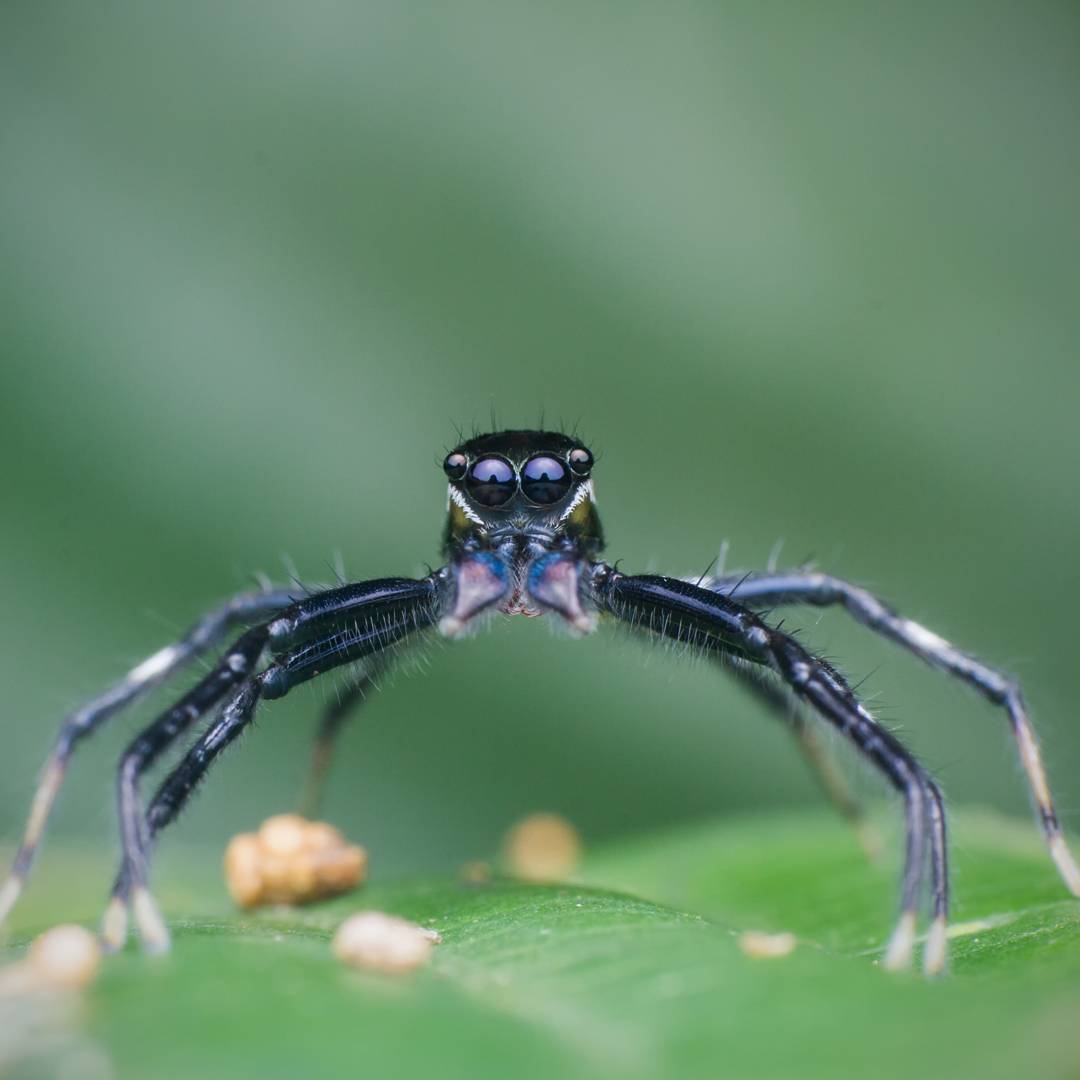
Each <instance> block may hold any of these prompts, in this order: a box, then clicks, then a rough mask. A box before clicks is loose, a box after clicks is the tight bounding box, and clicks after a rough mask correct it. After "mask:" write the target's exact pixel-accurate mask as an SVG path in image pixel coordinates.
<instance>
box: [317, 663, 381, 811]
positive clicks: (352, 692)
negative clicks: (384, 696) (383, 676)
mask: <svg viewBox="0 0 1080 1080" xmlns="http://www.w3.org/2000/svg"><path fill="white" fill-rule="evenodd" d="M373 689H375V675H374V674H373V673H365V674H363V675H361V676H360V677H359V678H358V679H354V680H353V681H352V682H350V683H349V684H348V686H346V687H345V688H344V689H343V690H342V691H341V693H340V696H339V697H338V699H337V700H336V701H334V702H332V703H331V704H330V705H329V706H327V708H326V710H325V712H324V713H323V715H322V719H321V721H320V722H319V730H318V732H317V734H316V735H315V742H314V744H313V746H312V748H311V763H310V764H309V766H308V774H307V779H306V781H305V782H304V790H303V794H302V795H301V797H300V813H301V814H302V815H303V816H304V817H306V818H313V817H315V815H316V814H317V813H318V812H319V807H320V805H321V804H322V795H323V789H324V788H325V787H326V777H327V775H328V773H329V771H330V762H331V760H332V759H333V756H334V747H335V746H336V745H337V738H338V735H340V734H341V729H342V728H343V727H344V726H345V722H346V721H347V720H350V719H352V717H353V716H354V715H355V713H356V711H357V709H359V708H360V707H361V705H363V703H364V702H365V701H366V700H367V695H368V694H369V693H370V692H371V691H372V690H373Z"/></svg>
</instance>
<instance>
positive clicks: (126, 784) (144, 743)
mask: <svg viewBox="0 0 1080 1080" xmlns="http://www.w3.org/2000/svg"><path fill="white" fill-rule="evenodd" d="M266 639H267V629H266V627H265V626H260V627H256V628H255V629H253V630H249V631H248V632H247V633H246V634H244V635H243V636H242V637H241V638H240V639H239V640H238V641H236V642H235V643H234V644H233V645H232V647H231V648H230V649H229V650H228V651H227V653H226V654H225V656H224V657H222V659H221V661H220V662H219V663H218V664H217V665H216V666H215V667H214V668H213V670H212V671H211V672H210V673H209V674H208V675H206V676H205V677H204V678H203V679H201V680H200V681H199V683H198V684H197V685H196V686H195V687H193V688H192V689H191V690H189V691H188V693H186V694H185V695H184V696H183V697H182V698H181V699H180V700H179V701H178V702H177V703H176V704H175V705H174V706H173V707H172V708H170V709H167V710H166V711H165V712H163V713H162V714H161V715H160V716H159V717H158V718H157V719H156V720H155V721H154V722H153V723H152V724H150V726H149V727H147V728H145V729H144V730H143V731H141V732H140V733H139V734H138V735H137V736H136V738H135V739H134V740H133V741H132V742H131V744H130V745H129V746H128V748H127V749H126V750H125V751H124V754H123V756H122V757H121V759H120V767H119V770H118V773H117V806H118V809H119V814H120V838H121V844H122V857H121V863H120V872H119V873H118V874H117V878H116V883H115V885H114V886H113V892H112V897H111V898H110V900H109V905H108V907H107V908H106V909H105V917H104V919H103V920H102V927H101V936H102V940H103V942H104V944H105V946H106V948H108V949H113V950H115V949H119V948H120V947H121V946H122V945H123V943H124V939H125V938H126V936H127V913H128V905H129V902H130V903H131V904H132V906H133V907H134V909H135V911H136V915H137V924H138V928H139V933H140V936H141V938H142V941H143V944H144V946H145V947H146V949H147V950H148V951H151V952H153V951H160V950H161V949H163V948H165V947H166V946H167V944H168V935H167V932H166V931H165V928H164V923H163V922H162V920H161V918H160V916H158V915H157V910H156V908H155V906H154V903H153V900H152V899H150V897H149V895H148V894H147V895H142V894H143V893H146V878H147V874H146V851H147V847H148V839H147V835H146V828H145V821H144V814H143V807H142V804H141V802H140V800H139V781H140V779H141V777H142V775H143V773H145V772H146V770H147V769H149V768H150V767H151V766H152V765H153V764H154V762H155V761H157V759H158V758H159V757H160V756H161V754H162V753H164V752H165V750H167V749H168V748H169V747H170V746H171V745H172V744H173V743H174V742H175V741H176V740H177V739H178V738H179V737H180V736H181V735H182V734H183V733H184V732H185V731H187V730H188V729H189V728H190V727H191V726H192V724H194V723H195V722H196V721H198V720H200V719H201V718H202V717H204V716H205V715H206V714H207V713H209V712H210V711H211V710H212V709H213V708H215V707H216V706H217V705H218V704H219V703H220V702H221V700H222V699H223V698H224V697H225V696H226V695H227V694H228V693H229V692H230V690H232V689H233V687H235V686H236V684H237V683H239V682H241V681H242V680H244V679H246V678H248V677H249V676H250V675H251V673H252V671H254V669H255V667H256V665H257V664H258V662H259V657H260V656H261V654H262V652H263V649H264V648H265V647H266ZM139 890H142V892H140V891H139Z"/></svg>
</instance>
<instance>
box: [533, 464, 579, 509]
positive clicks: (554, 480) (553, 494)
mask: <svg viewBox="0 0 1080 1080" xmlns="http://www.w3.org/2000/svg"><path fill="white" fill-rule="evenodd" d="M521 490H522V491H523V492H525V498H526V499H528V500H529V502H534V503H539V504H540V505H541V506H548V505H550V504H551V503H556V502H558V501H559V500H560V499H561V498H562V497H563V496H564V495H565V494H566V493H567V492H568V491H569V490H570V474H569V473H568V472H567V471H566V466H565V465H564V464H563V463H562V462H561V461H559V459H558V458H553V457H548V456H547V455H546V454H538V455H537V456H536V457H534V458H529V460H528V461H526V462H525V468H524V469H522V470H521Z"/></svg>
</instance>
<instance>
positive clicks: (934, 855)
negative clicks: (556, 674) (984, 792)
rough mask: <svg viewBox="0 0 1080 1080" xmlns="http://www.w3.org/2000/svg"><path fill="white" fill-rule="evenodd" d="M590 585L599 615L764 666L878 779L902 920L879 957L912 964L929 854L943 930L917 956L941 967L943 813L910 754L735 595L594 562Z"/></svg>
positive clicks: (832, 675)
mask: <svg viewBox="0 0 1080 1080" xmlns="http://www.w3.org/2000/svg"><path fill="white" fill-rule="evenodd" d="M590 585H591V592H592V599H593V601H594V603H596V604H597V606H598V607H599V608H600V609H601V611H604V612H606V613H608V614H610V615H613V616H615V617H616V618H618V619H620V620H622V621H624V622H627V623H629V624H631V625H633V626H637V627H639V628H642V629H645V630H649V631H651V632H653V633H655V634H658V635H662V636H665V637H668V638H672V639H674V640H676V641H681V642H685V643H687V644H689V645H692V646H695V647H697V648H701V649H703V650H705V651H706V652H708V653H711V654H713V655H723V654H734V655H735V656H736V657H739V658H741V659H742V660H745V661H749V662H751V663H756V664H762V665H765V666H767V667H769V668H771V669H772V670H773V671H774V672H775V673H776V674H777V675H779V676H780V678H781V679H782V680H783V681H784V682H785V683H786V684H787V685H788V686H790V687H791V690H792V692H793V693H795V694H796V695H797V696H798V697H799V698H800V699H801V700H803V701H805V702H807V703H808V704H809V705H810V706H811V707H812V708H813V709H814V710H815V711H816V712H817V713H818V714H819V715H820V716H822V717H823V718H824V719H826V720H828V721H829V723H831V724H832V725H834V726H835V727H836V728H837V729H838V730H839V731H841V732H842V733H843V734H844V735H845V736H846V737H847V738H849V739H850V740H851V742H852V743H853V745H854V746H855V747H856V748H857V749H858V750H859V752H860V753H861V754H863V755H864V756H865V757H866V758H867V759H868V760H869V761H871V762H872V763H873V764H874V765H875V766H876V767H877V768H878V769H879V770H880V771H881V772H882V773H883V774H884V775H885V777H886V778H887V779H888V780H889V782H890V783H891V784H892V785H893V786H894V787H895V788H896V789H897V791H898V792H899V793H900V794H901V796H902V797H903V799H904V817H905V825H906V833H907V843H906V853H905V859H904V870H903V877H902V882H901V892H900V917H899V920H898V922H897V925H896V929H895V930H894V931H893V934H892V936H891V938H890V939H889V943H888V945H887V947H886V950H885V957H884V963H885V966H886V967H888V968H889V969H891V970H898V969H902V968H905V967H907V966H908V965H909V964H910V962H911V957H912V952H913V949H914V944H915V934H916V927H917V918H918V910H919V904H920V901H921V899H922V892H923V874H924V868H925V864H926V858H927V854H928V852H929V855H930V867H931V873H932V893H933V903H934V913H935V926H940V930H941V932H940V934H938V935H936V936H935V938H934V942H933V946H934V952H933V953H932V954H931V952H930V951H929V950H928V952H927V955H926V956H925V957H924V959H925V962H926V965H927V969H928V971H929V972H930V973H936V972H937V971H940V970H941V969H942V967H943V966H944V964H945V944H946V942H945V934H944V929H945V924H946V920H947V918H948V884H947V882H948V864H947V851H946V848H945V829H944V810H943V807H942V805H941V801H940V794H939V793H938V791H937V788H936V787H935V785H934V783H933V781H932V780H931V779H930V778H929V777H928V776H927V774H926V772H925V771H924V770H923V768H922V766H920V765H919V763H918V762H917V761H916V760H915V758H914V756H913V755H912V754H911V753H910V752H909V751H908V750H907V749H906V748H905V747H904V746H903V745H902V744H901V743H900V742H899V740H898V739H896V738H895V736H893V735H892V734H891V733H889V732H888V731H886V730H885V729H884V728H883V727H881V726H880V725H879V724H878V723H877V722H876V721H875V720H874V719H873V718H872V717H871V716H870V714H869V712H867V710H866V709H865V708H864V707H863V705H862V704H861V703H860V702H859V701H858V699H857V698H856V696H855V694H854V692H853V691H852V690H851V688H850V687H849V686H848V685H847V683H846V682H845V681H844V680H843V678H842V677H841V676H840V675H839V674H838V673H837V672H836V671H835V670H834V669H833V668H832V667H831V666H830V665H829V664H828V663H826V662H825V661H824V660H822V659H820V658H818V657H815V656H813V655H811V654H810V653H809V652H807V651H806V649H804V648H803V647H802V646H801V645H800V644H799V643H798V642H797V641H796V640H795V639H794V638H792V637H791V636H789V635H787V634H784V633H781V632H780V631H778V630H775V629H774V628H772V627H770V626H769V625H767V624H766V623H765V622H764V621H763V620H762V619H760V618H759V617H758V616H757V615H755V614H754V613H753V612H752V611H750V610H749V609H748V608H744V607H742V606H741V605H739V604H736V603H735V602H734V601H733V600H730V599H729V598H727V597H725V596H723V595H721V594H718V593H716V592H711V591H709V590H707V589H704V588H701V587H699V586H696V585H693V584H690V583H689V582H686V581H681V580H679V579H677V578H664V577H659V576H655V575H642V576H639V577H630V576H625V575H622V574H619V573H618V572H616V571H614V570H612V569H611V568H610V567H607V566H604V565H598V566H597V567H596V569H595V571H594V575H593V577H592V579H591V583H590Z"/></svg>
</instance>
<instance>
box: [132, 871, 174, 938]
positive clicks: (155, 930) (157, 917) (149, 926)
mask: <svg viewBox="0 0 1080 1080" xmlns="http://www.w3.org/2000/svg"><path fill="white" fill-rule="evenodd" d="M131 910H132V912H133V914H134V915H135V926H136V928H137V929H138V931H139V939H140V940H141V941H142V947H143V951H144V952H148V953H151V954H154V955H160V954H161V953H167V952H168V951H169V949H170V948H171V946H172V940H171V938H170V936H169V928H168V927H167V926H166V925H165V920H164V919H163V918H162V917H161V912H160V911H159V910H158V906H157V903H156V902H155V900H154V898H153V896H151V894H150V890H149V889H148V888H147V887H146V886H145V885H139V886H138V887H137V888H136V889H135V891H134V892H133V893H132V895H131Z"/></svg>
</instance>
